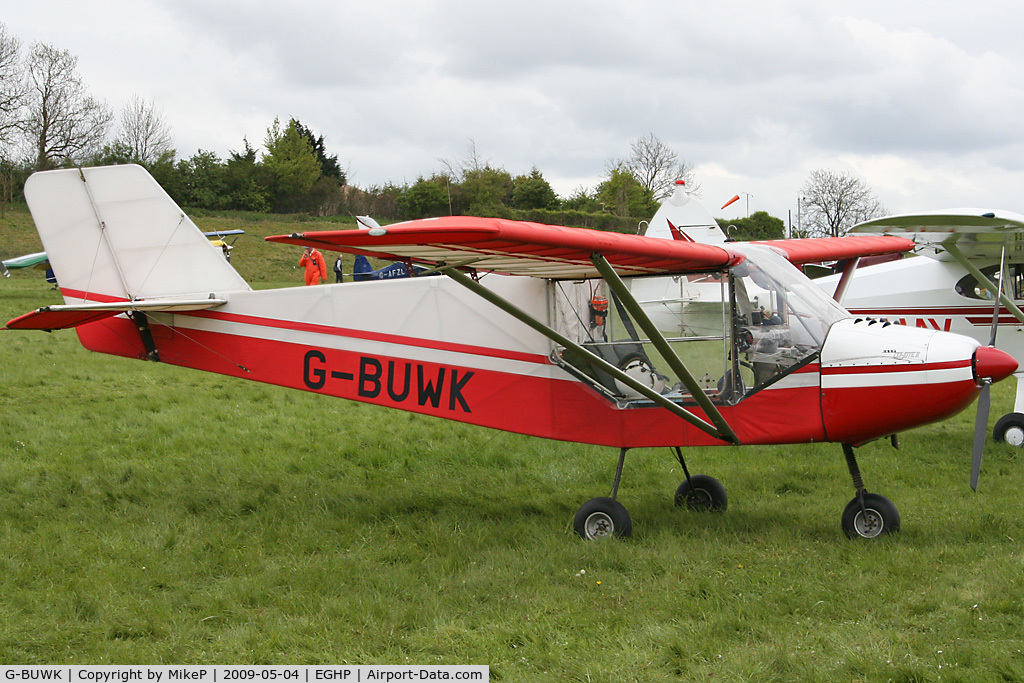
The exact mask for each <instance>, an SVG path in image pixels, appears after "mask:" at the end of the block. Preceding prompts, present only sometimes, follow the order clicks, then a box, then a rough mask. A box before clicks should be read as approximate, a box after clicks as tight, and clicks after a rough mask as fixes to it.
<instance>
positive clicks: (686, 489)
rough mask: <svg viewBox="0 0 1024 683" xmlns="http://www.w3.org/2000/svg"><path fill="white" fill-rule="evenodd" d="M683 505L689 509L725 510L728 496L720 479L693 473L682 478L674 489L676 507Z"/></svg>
mask: <svg viewBox="0 0 1024 683" xmlns="http://www.w3.org/2000/svg"><path fill="white" fill-rule="evenodd" d="M684 505H685V506H686V507H688V508H690V509H691V510H698V511H707V512H725V508H726V507H727V506H728V505H729V497H728V496H727V495H725V487H724V486H722V483H721V482H720V481H718V480H717V479H715V478H714V477H709V476H708V475H706V474H695V475H694V476H692V477H690V478H689V479H684V480H683V483H682V484H680V485H679V488H677V489H676V507H682V506H684Z"/></svg>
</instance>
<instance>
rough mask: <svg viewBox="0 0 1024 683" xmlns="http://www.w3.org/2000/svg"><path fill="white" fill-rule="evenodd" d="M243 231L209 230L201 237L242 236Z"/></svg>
mask: <svg viewBox="0 0 1024 683" xmlns="http://www.w3.org/2000/svg"><path fill="white" fill-rule="evenodd" d="M244 234H245V230H211V231H209V232H204V233H203V237H229V236H231V235H244Z"/></svg>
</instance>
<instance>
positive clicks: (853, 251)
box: [754, 235, 914, 266]
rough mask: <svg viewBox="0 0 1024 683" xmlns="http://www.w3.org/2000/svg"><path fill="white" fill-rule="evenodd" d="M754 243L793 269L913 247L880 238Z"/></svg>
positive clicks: (899, 240)
mask: <svg viewBox="0 0 1024 683" xmlns="http://www.w3.org/2000/svg"><path fill="white" fill-rule="evenodd" d="M754 244H762V245H765V246H768V247H771V248H772V249H775V250H776V251H778V252H781V253H782V255H783V256H785V257H786V259H787V260H788V261H789V262H790V263H792V264H793V265H795V266H801V265H804V264H805V263H820V262H823V261H841V260H843V259H851V258H857V257H863V256H881V255H883V254H898V253H901V252H905V251H910V250H911V249H913V248H914V242H913V241H912V240H909V239H906V238H902V237H888V236H880V235H858V236H856V237H811V238H808V239H795V240H764V241H758V242H754Z"/></svg>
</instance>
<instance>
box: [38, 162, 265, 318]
mask: <svg viewBox="0 0 1024 683" xmlns="http://www.w3.org/2000/svg"><path fill="white" fill-rule="evenodd" d="M25 199H26V200H27V201H28V205H29V209H30V210H31V212H32V218H33V220H34V221H35V224H36V229H37V230H38V231H39V237H40V239H41V240H42V242H43V247H44V248H45V249H46V253H47V255H48V256H49V259H50V265H51V266H52V268H53V272H54V274H55V275H56V277H57V282H58V284H59V285H60V288H61V291H62V293H63V294H64V298H65V300H76V301H79V300H92V301H109V300H111V299H118V300H122V299H128V300H135V299H150V298H154V297H157V298H159V297H181V296H192V297H195V296H208V295H209V294H210V293H218V294H219V293H221V292H226V291H239V290H249V289H250V287H249V285H248V284H246V282H245V280H243V279H242V277H241V276H240V275H239V274H238V272H237V271H235V269H234V268H232V267H231V264H229V263H228V262H227V261H226V260H225V259H224V257H223V256H222V255H221V253H220V251H219V250H217V249H214V248H213V247H211V246H210V243H209V241H208V240H207V239H206V238H205V237H204V236H203V234H202V232H201V231H200V230H199V228H197V227H196V225H195V224H194V223H193V222H192V221H191V220H190V219H189V218H188V216H186V215H185V213H184V212H183V211H182V210H181V209H180V208H179V207H178V205H177V204H175V203H174V200H173V199H171V198H170V196H169V195H168V194H167V193H166V192H164V190H163V188H161V187H160V185H158V184H157V182H156V181H155V180H154V179H153V177H152V176H151V175H150V174H149V173H148V172H147V171H146V170H145V169H144V168H142V167H141V166H103V167H96V168H82V169H78V168H74V169H61V170H57V171H45V172H42V173H36V174H34V175H32V176H31V177H30V178H29V179H28V182H26V183H25Z"/></svg>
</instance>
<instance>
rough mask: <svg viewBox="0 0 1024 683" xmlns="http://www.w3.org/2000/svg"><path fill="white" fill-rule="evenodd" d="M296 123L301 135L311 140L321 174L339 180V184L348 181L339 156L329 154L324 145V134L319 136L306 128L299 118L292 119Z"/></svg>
mask: <svg viewBox="0 0 1024 683" xmlns="http://www.w3.org/2000/svg"><path fill="white" fill-rule="evenodd" d="M292 121H293V122H294V123H295V129H296V130H297V131H299V135H301V136H302V137H304V138H306V139H307V140H309V144H310V146H312V148H313V153H314V154H316V160H317V161H318V162H319V163H320V175H321V177H323V178H333V179H334V180H336V181H338V184H339V185H344V184H345V183H346V182H347V179H346V177H345V172H344V171H343V170H341V166H340V165H338V156H337V155H333V156H327V151H326V148H325V147H324V136H323V135H321V136H320V137H317V136H316V135H314V134H313V131H312V130H310V129H309V128H306V127H305V126H303V125H302V124H301V123H299V122H298V121H297V120H295V119H292Z"/></svg>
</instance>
